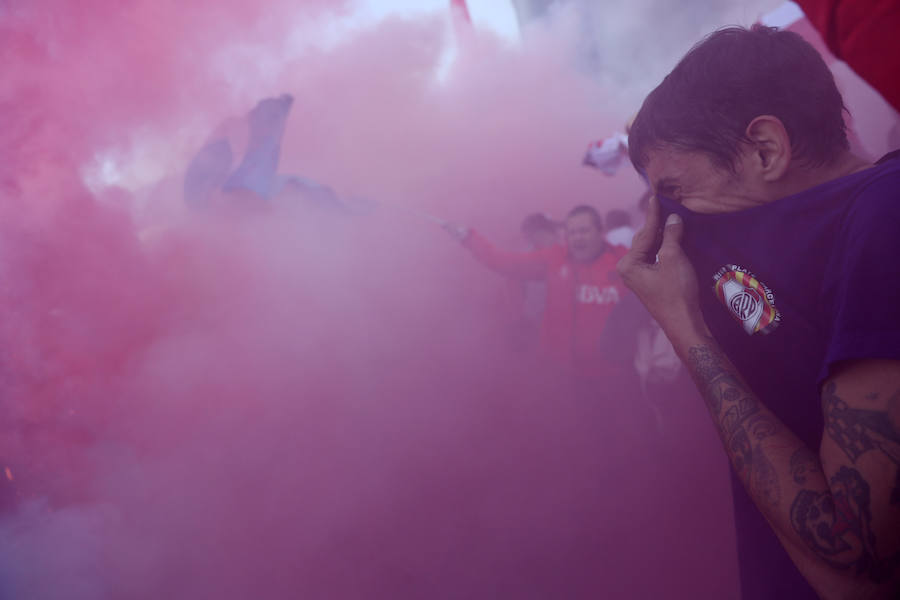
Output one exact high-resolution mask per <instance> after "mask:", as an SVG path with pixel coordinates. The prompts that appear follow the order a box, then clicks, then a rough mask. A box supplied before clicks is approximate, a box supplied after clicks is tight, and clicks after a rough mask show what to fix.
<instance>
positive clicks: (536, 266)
mask: <svg viewBox="0 0 900 600" xmlns="http://www.w3.org/2000/svg"><path fill="white" fill-rule="evenodd" d="M444 229H445V230H447V232H448V233H450V235H452V236H453V237H455V238H456V239H457V240H459V242H460V243H462V245H463V246H465V247H466V248H468V249H469V251H470V252H471V253H472V256H474V257H475V259H476V260H478V262H480V263H481V264H483V265H485V266H486V267H488V268H489V269H491V270H493V271H496V272H497V273H500V274H502V275H506V276H508V277H514V278H516V279H535V280H537V279H544V278H545V277H546V275H547V266H548V262H549V252H552V251H553V249H550V250H541V251H537V252H507V251H505V250H500V249H499V248H497V247H496V246H494V245H493V244H492V243H490V242H489V241H488V240H487V239H486V238H484V237H483V236H481V235H480V234H479V233H478V232H477V231H474V230H473V229H470V228H468V227H463V226H460V225H456V224H452V223H448V224H447V225H445V226H444Z"/></svg>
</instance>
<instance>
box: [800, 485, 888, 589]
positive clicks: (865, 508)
mask: <svg viewBox="0 0 900 600" xmlns="http://www.w3.org/2000/svg"><path fill="white" fill-rule="evenodd" d="M830 483H831V489H830V491H825V492H814V491H812V490H801V491H800V493H799V494H797V497H796V498H795V499H794V503H793V504H792V505H791V525H792V526H793V527H794V531H796V532H797V534H798V535H799V536H800V538H801V539H802V540H803V541H804V542H806V544H807V546H809V547H810V548H812V549H813V550H814V551H815V552H816V554H818V555H819V556H820V557H822V558H823V559H824V560H825V561H826V562H828V563H829V564H830V565H831V566H833V567H837V568H843V569H847V568H852V569H853V570H854V571H855V572H856V574H857V575H863V574H865V575H868V576H869V577H870V578H871V579H872V580H873V581H876V582H878V581H882V580H883V579H884V578H885V577H886V575H887V574H888V573H889V570H888V569H887V565H886V564H885V562H884V561H881V560H879V558H878V554H877V552H876V549H875V534H874V533H873V532H872V514H871V511H870V508H869V506H870V501H871V498H870V495H871V491H870V488H869V484H868V483H867V482H866V480H865V479H863V477H862V475H860V473H859V471H857V470H856V469H851V468H849V467H841V468H840V470H838V472H837V473H836V474H835V475H834V476H833V477H832V478H831V482H830Z"/></svg>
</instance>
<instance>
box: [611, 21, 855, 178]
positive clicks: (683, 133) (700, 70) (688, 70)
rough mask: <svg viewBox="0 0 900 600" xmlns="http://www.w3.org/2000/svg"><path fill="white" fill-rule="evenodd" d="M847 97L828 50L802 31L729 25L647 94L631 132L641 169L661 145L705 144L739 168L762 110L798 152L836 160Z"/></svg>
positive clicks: (844, 145)
mask: <svg viewBox="0 0 900 600" xmlns="http://www.w3.org/2000/svg"><path fill="white" fill-rule="evenodd" d="M845 110H846V108H845V107H844V102H843V100H842V99H841V94H840V92H838V89H837V86H836V85H835V83H834V76H833V75H832V74H831V71H830V70H829V69H828V66H827V65H826V64H825V61H824V60H822V57H821V56H820V55H819V53H818V52H817V51H816V49H815V48H813V47H812V45H810V44H809V43H807V42H806V41H805V40H804V39H803V38H802V37H800V36H799V35H797V34H796V33H793V32H790V31H781V30H778V29H776V28H774V27H766V26H764V25H758V24H757V25H754V26H753V27H751V28H750V29H745V28H743V27H728V28H725V29H720V30H719V31H716V32H714V33H712V34H711V35H709V36H707V37H706V38H705V39H704V40H703V41H701V42H700V43H699V44H697V45H696V46H694V47H693V48H692V49H691V50H690V52H688V53H687V54H686V55H685V56H684V58H682V59H681V62H679V63H678V65H677V66H676V67H675V68H674V69H673V70H672V72H671V73H669V74H668V75H667V76H666V78H665V79H663V81H662V83H660V84H659V85H658V86H657V87H656V89H654V90H653V91H652V92H650V95H649V96H647V98H646V99H645V100H644V104H643V106H641V110H640V112H639V113H638V115H637V118H635V120H634V123H633V125H632V127H631V133H630V135H629V155H630V157H631V162H632V164H634V166H635V168H636V169H637V170H638V171H639V172H643V171H644V170H645V169H646V166H647V160H648V152H649V151H652V150H654V149H655V148H658V147H660V146H663V145H667V146H672V147H674V148H677V149H680V150H688V151H697V152H702V153H704V154H706V155H707V156H709V157H710V159H711V160H712V161H713V163H714V164H716V165H717V166H719V167H721V168H724V169H727V170H729V171H732V172H733V171H734V168H735V159H736V158H737V156H738V151H739V149H740V145H741V143H743V142H748V141H749V140H748V139H747V137H746V129H747V126H748V125H749V124H750V122H751V121H752V120H753V119H754V118H756V117H758V116H760V115H772V116H774V117H777V118H778V119H779V120H781V122H782V123H783V124H784V127H785V129H786V130H787V133H788V136H789V137H790V141H791V151H792V153H793V157H794V158H795V159H796V160H798V161H800V162H802V163H803V164H807V165H809V166H822V165H826V164H829V163H831V162H832V161H833V160H834V159H835V158H837V156H838V155H839V154H840V153H841V152H842V151H845V150H847V149H848V148H849V147H850V146H849V144H848V142H847V131H846V126H845V124H844V115H843V111H845Z"/></svg>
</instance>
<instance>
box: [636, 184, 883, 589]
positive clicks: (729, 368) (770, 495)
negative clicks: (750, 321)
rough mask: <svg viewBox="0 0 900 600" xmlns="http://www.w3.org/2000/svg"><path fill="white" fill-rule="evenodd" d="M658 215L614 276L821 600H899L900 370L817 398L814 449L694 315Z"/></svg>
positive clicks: (682, 265) (691, 278)
mask: <svg viewBox="0 0 900 600" xmlns="http://www.w3.org/2000/svg"><path fill="white" fill-rule="evenodd" d="M658 225H659V223H658V206H656V205H655V199H654V200H651V210H650V212H649V214H648V220H647V225H646V226H645V229H644V230H642V231H641V232H639V233H638V235H637V236H636V237H635V240H634V244H633V247H632V251H631V252H630V253H629V254H628V255H627V256H626V257H625V258H623V259H622V261H621V262H620V263H619V272H620V273H621V275H622V277H623V279H624V280H625V282H626V284H628V286H629V287H630V288H631V289H632V290H634V291H635V293H636V294H637V295H638V297H639V298H641V301H642V302H643V303H644V305H645V306H646V307H647V309H648V310H649V311H650V313H651V314H652V315H653V316H654V318H655V319H656V320H657V322H659V323H660V325H661V326H662V327H663V329H664V330H665V331H666V334H667V336H668V337H669V340H670V341H671V342H672V344H673V345H674V347H675V350H676V351H677V352H678V353H679V356H680V357H681V359H682V360H683V361H684V363H685V364H686V365H687V367H688V368H689V370H690V372H691V376H692V377H693V379H694V381H695V383H696V384H697V387H698V389H699V390H700V392H701V394H702V395H703V398H704V400H705V401H706V405H707V407H708V409H709V412H710V415H711V416H712V419H713V422H714V424H715V426H716V429H717V431H718V433H719V436H720V438H721V440H722V443H723V445H724V447H725V451H726V452H727V454H728V457H729V459H730V460H731V463H732V465H733V467H734V469H735V471H736V472H737V474H738V476H739V477H740V479H741V481H742V482H743V484H744V486H745V488H746V489H747V491H748V493H749V494H750V496H751V498H752V499H753V501H754V503H755V504H756V506H757V507H758V508H759V510H760V512H761V513H762V514H763V515H764V516H765V517H766V519H767V520H768V522H769V524H770V525H771V526H772V528H773V530H774V531H775V534H776V535H777V536H778V538H779V540H780V541H781V543H782V545H783V546H784V547H785V549H786V550H787V552H788V554H789V555H790V556H791V558H792V559H793V561H794V563H795V564H796V565H797V567H798V569H799V570H800V572H801V573H803V575H804V576H805V577H806V578H807V580H808V581H809V582H810V584H811V585H812V586H813V588H814V589H815V590H816V591H817V592H818V593H819V594H820V595H821V596H822V597H823V598H829V599H830V598H853V599H857V598H894V597H896V594H897V592H898V590H897V587H896V586H897V571H898V569H897V564H898V557H900V503H898V501H900V489H898V464H900V412H898V411H900V406H898V404H900V363H898V362H894V361H860V362H857V363H850V364H846V365H844V366H843V369H841V370H839V371H838V372H837V373H836V374H835V375H834V376H833V378H832V379H830V380H829V381H827V382H826V383H825V385H824V386H823V388H822V405H823V410H824V412H825V423H826V428H825V435H824V436H823V442H822V446H821V448H820V449H819V450H820V452H815V451H814V449H810V448H807V447H806V446H805V445H804V444H803V442H801V441H800V440H799V438H797V436H796V435H794V433H793V432H792V431H790V430H789V429H788V428H787V427H786V426H785V425H784V424H783V423H782V422H781V421H780V420H779V419H778V418H777V417H775V415H774V414H773V413H772V412H771V411H770V410H769V409H768V408H767V407H766V406H765V403H764V401H763V400H764V399H761V398H758V397H757V396H756V395H755V394H754V393H753V392H752V391H751V390H750V388H749V387H748V386H747V384H746V382H745V381H744V380H743V378H742V377H741V376H740V374H739V373H738V372H737V370H736V369H735V367H734V365H733V364H731V362H730V361H729V360H728V358H727V357H726V356H725V355H724V354H723V353H722V351H721V349H720V348H719V347H718V345H717V344H716V343H715V341H714V340H713V339H712V337H711V335H710V333H709V330H708V328H707V327H706V324H705V322H704V321H703V317H702V315H701V313H700V310H699V302H698V300H697V281H696V275H695V274H694V271H693V268H692V267H691V265H690V263H689V262H688V260H687V258H686V257H685V256H684V254H683V252H681V248H680V246H679V239H680V234H681V228H682V225H681V223H680V221H678V220H677V219H676V220H674V221H670V222H667V224H666V227H665V233H664V236H663V241H662V246H661V247H660V249H659V253H658V255H657V254H656V253H655V252H654V247H655V244H654V237H655V234H656V231H657V229H658Z"/></svg>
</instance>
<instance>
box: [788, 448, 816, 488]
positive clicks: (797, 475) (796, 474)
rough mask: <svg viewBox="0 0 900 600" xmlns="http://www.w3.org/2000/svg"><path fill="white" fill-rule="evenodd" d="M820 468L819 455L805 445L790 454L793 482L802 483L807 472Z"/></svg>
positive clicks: (804, 481)
mask: <svg viewBox="0 0 900 600" xmlns="http://www.w3.org/2000/svg"><path fill="white" fill-rule="evenodd" d="M821 469H822V466H821V465H820V464H819V457H818V456H816V454H815V453H814V452H813V451H812V450H810V449H809V448H807V447H806V446H801V447H800V448H798V449H797V451H796V452H794V454H793V455H792V456H791V476H792V477H793V478H794V483H797V484H799V485H804V484H805V483H806V475H807V474H808V473H812V472H815V471H820V470H821Z"/></svg>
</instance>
